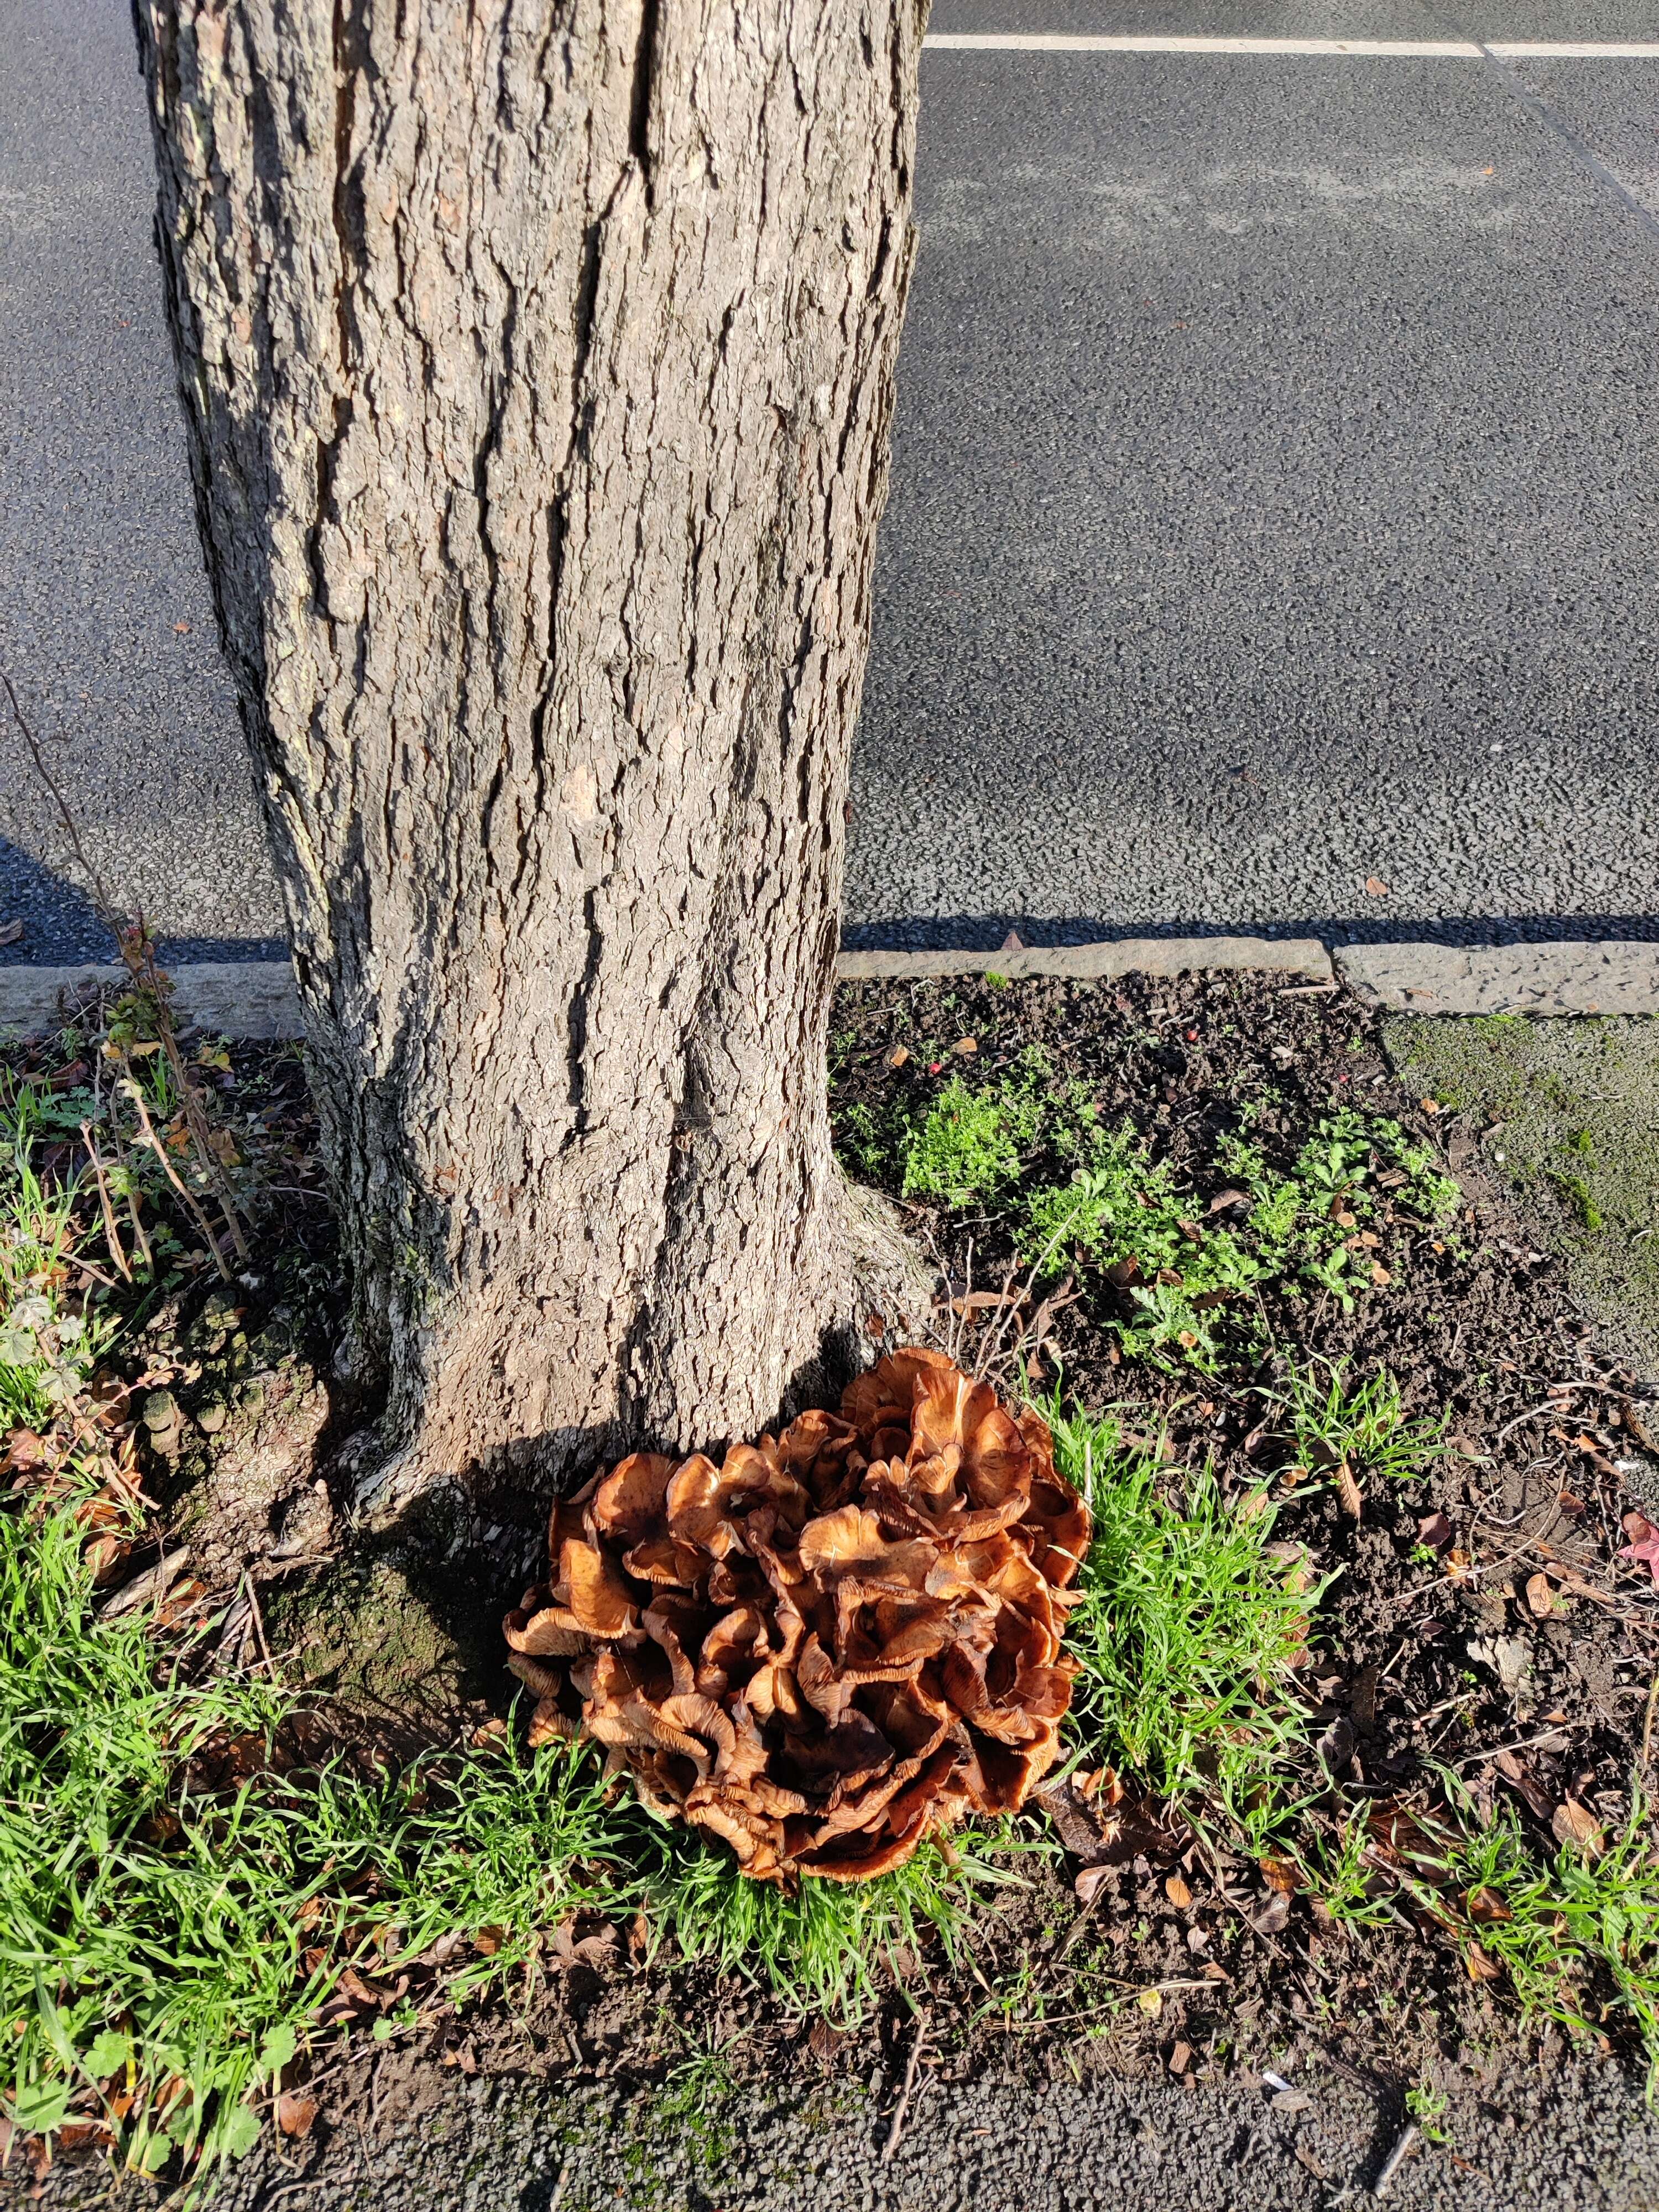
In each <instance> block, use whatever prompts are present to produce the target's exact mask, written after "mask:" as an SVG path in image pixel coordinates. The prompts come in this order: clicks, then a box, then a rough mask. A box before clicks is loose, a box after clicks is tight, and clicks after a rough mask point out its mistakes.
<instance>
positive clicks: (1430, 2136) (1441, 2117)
mask: <svg viewBox="0 0 1659 2212" xmlns="http://www.w3.org/2000/svg"><path fill="white" fill-rule="evenodd" d="M1406 2111H1407V2113H1408V2115H1409V2116H1410V2118H1412V2120H1413V2122H1414V2123H1415V2124H1416V2127H1417V2131H1418V2133H1419V2135H1420V2136H1422V2137H1423V2140H1424V2141H1425V2142H1431V2143H1435V2144H1437V2145H1443V2144H1445V2143H1449V2142H1450V2141H1451V2131H1450V2130H1449V2128H1448V2127H1447V2125H1446V2119H1447V2116H1448V2114H1449V2112H1450V2111H1451V2099H1450V2098H1449V2096H1448V2095H1447V2094H1446V2093H1445V2091H1444V2090H1443V2088H1441V2087H1439V2086H1438V2084H1437V2082H1435V2081H1431V2078H1430V2077H1429V2075H1426V2074H1423V2075H1419V2077H1418V2080H1417V2082H1416V2084H1415V2086H1414V2087H1412V2088H1410V2089H1407V2092H1406Z"/></svg>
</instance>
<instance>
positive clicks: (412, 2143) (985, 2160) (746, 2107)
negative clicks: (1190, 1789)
mask: <svg viewBox="0 0 1659 2212" xmlns="http://www.w3.org/2000/svg"><path fill="white" fill-rule="evenodd" d="M705 2026H707V2027H708V2028H710V2029H711V2030H713V2029H714V2027H715V2026H716V2024H714V2023H696V2027H697V2028H698V2029H699V2030H701V2029H702V2028H703V2027H705ZM1285 2063H1291V2062H1289V2061H1286V2062H1285ZM1060 2070H1061V2075H1062V2078H1060V2079H1059V2080H1056V2081H1053V2082H1051V2083H1049V2084H1048V2085H1046V2086H1042V2087H1034V2086H1032V2085H1030V2084H1029V2083H1026V2082H1024V2081H1018V2080H1015V2079H1012V2078H1007V2079H999V2078H997V2077H995V2076H992V2077H990V2078H988V2079H981V2080H980V2081H976V2082H975V2083H973V2084H971V2085H970V2086H968V2087H955V2086H951V2085H945V2084H943V2083H940V2082H938V2081H934V2080H933V2078H932V2077H931V2076H930V2075H929V2074H928V2073H927V2070H926V2069H923V2070H922V2071H921V2074H920V2075H919V2076H918V2081H917V2086H916V2090H915V2094H914V2095H913V2097H912V2099H911V2102H910V2105H909V2106H908V2110H907V2112H906V2115H905V2118H904V2122H903V2124H902V2127H901V2129H900V2130H899V2133H898V2136H897V2139H896V2142H895V2143H894V2147H893V2150H892V2154H891V2155H890V2156H889V2155H886V2154H885V2153H886V2146H887V2143H888V2141H889V2138H890V2136H891V2135H892V2133H893V2128H892V2115H893V2112H894V2109H895V2107H896V2103H897V2101H898V2095H899V2085H898V2084H897V2083H896V2082H895V2081H883V2080H882V2079H880V2078H879V2076H878V2078H877V2079H876V2080H875V2081H872V2082H871V2083H869V2084H868V2085H866V2084H865V2083H863V2082H857V2083H849V2082H847V2081H838V2082H826V2081H823V2080H822V2079H820V2080H819V2081H816V2082H815V2081H813V2080H812V2079H811V2078H810V2074H811V2069H805V2074H806V2078H802V2079H798V2080H793V2081H779V2082H778V2083H776V2084H775V2087H774V2089H773V2092H772V2093H771V2094H766V2093H761V2094H758V2095H757V2093H755V2091H754V2090H753V2089H752V2087H744V2088H743V2089H742V2090H740V2091H738V2092H737V2093H732V2092H731V2091H729V2090H728V2091H726V2092H725V2093H722V2092H721V2089H720V2082H719V2077H718V2075H712V2076H711V2077H710V2079H709V2081H708V2084H707V2087H706V2089H705V2090H704V2092H703V2093H700V2094H697V2095H696V2096H695V2097H693V2098H691V2099H690V2110H689V2111H688V2110H687V2109H686V2106H687V2102H688V2099H687V2090H686V2085H685V2084H684V2083H683V2082H682V2083H679V2084H678V2085H674V2086H675V2087H678V2097H676V2096H675V2095H674V2089H673V2087H671V2090H670V2093H669V2095H667V2096H665V2095H664V2094H663V2093H662V2092H660V2091H659V2092H655V2093H653V2092H651V2091H648V2090H630V2089H629V2087H626V2086H625V2085H624V2084H623V2083H621V2082H619V2081H597V2082H592V2083H590V2084H588V2085H586V2086H585V2087H581V2088H579V2089H576V2090H574V2091H572V2090H562V2089H560V2088H558V2087H556V2086H555V2085H554V2084H552V2083H549V2084H547V2085H545V2086H544V2085H542V2084H539V2083H536V2082H532V2081H523V2080H519V2081H513V2080H511V2079H504V2080H501V2081H493V2082H492V2081H488V2080H487V2079H486V2078H485V2077H484V2076H483V2075H477V2076H476V2077H474V2078H473V2079H472V2080H471V2081H460V2080H458V2079H457V2077H456V2076H455V2075H453V2074H451V2075H447V2076H444V2075H438V2077H437V2079H436V2081H432V2079H431V2077H430V2076H428V2080H427V2081H426V2082H425V2083H424V2084H422V2085H421V2086H422V2091H423V2092H424V2093H422V2094H420V2095H419V2096H418V2098H417V2100H416V2105H415V2109H414V2110H412V2111H411V2110H410V2108H409V2106H407V2105H405V2106H404V2108H403V2109H402V2110H401V2111H400V2112H398V2116H397V2117H396V2118H392V2117H391V2115H390V2113H388V2116H387V2118H386V2122H385V2124H383V2125H381V2124H374V2123H370V2124H362V2122H361V2121H360V2122H357V2123H354V2122H352V2121H350V2120H347V2121H345V2122H344V2124H342V2125H340V2126H339V2127H338V2128H337V2130H336V2131H335V2132H334V2134H333V2136H332V2138H331V2141H330V2142H327V2143H326V2144H325V2145H324V2144H319V2143H316V2142H313V2143H310V2144H307V2145H303V2146H301V2145H290V2146H289V2147H288V2148H287V2151H286V2153H285V2154H279V2153H278V2152H277V2150H276V2148H275V2146H273V2145H271V2144H270V2142H269V2141H267V2142H266V2143H265V2144H264V2145H263V2146H262V2147H261V2148H258V2149H257V2150H256V2151H254V2152H253V2153H252V2154H251V2155H250V2156H249V2157H248V2158H247V2160H246V2161H245V2162H244V2163H243V2164H242V2165H241V2166H240V2167H238V2168H236V2169H234V2171H233V2172H232V2173H231V2174H230V2175H229V2177H228V2179H227V2182H226V2184H225V2185H224V2186H223V2188H222V2191H219V2192H216V2194H215V2196H214V2197H213V2199H212V2208H213V2212H268V2208H274V2207H275V2206H276V2204H277V2203H279V2202H282V2203H286V2204H287V2205H288V2206H289V2208H290V2212H429V2208H432V2207H444V2208H446V2212H447V2208H453V2209H454V2212H463V2208H465V2212H647V2208H649V2212H804V2208H806V2207H809V2206H810V2207H812V2208H815V2212H1121V2208H1123V2207H1125V2206H1133V2207H1137V2208H1138V2207H1142V2206H1146V2207H1157V2208H1158V2212H1335V2208H1337V2207H1340V2206H1347V2207H1350V2208H1352V2212H1363V2208H1364V2207H1365V2206H1367V2205H1370V2204H1372V2203H1375V2202H1376V2196H1375V2194H1374V2193H1373V2185H1374V2184H1376V2182H1377V2181H1378V2180H1379V2179H1381V2178H1382V2175H1383V2170H1384V2168H1385V2166H1386V2165H1387V2163H1388V2160H1389V2154H1390V2153H1391V2151H1392V2150H1393V2149H1394V2148H1395V2146H1396V2145H1397V2144H1398V2143H1399V2142H1400V2140H1401V2135H1402V2134H1403V2132H1404V2126H1405V2116H1404V2112H1403V2108H1402V2106H1401V2091H1400V2089H1399V2087H1398V2086H1397V2085H1396V2086H1394V2087H1388V2086H1385V2085H1383V2084H1382V2083H1381V2082H1378V2081H1373V2080H1371V2079H1370V2077H1367V2076H1365V2075H1361V2074H1358V2073H1356V2072H1355V2071H1353V2070H1352V2069H1348V2068H1346V2067H1342V2066H1339V2065H1335V2064H1333V2063H1326V2062H1322V2061H1321V2060H1319V2059H1318V2058H1317V2057H1315V2058H1314V2059H1312V2060H1311V2061H1310V2063H1308V2064H1307V2065H1305V2066H1303V2065H1299V2064H1298V2065H1295V2066H1294V2069H1293V2070H1294V2071H1295V2073H1296V2075H1297V2088H1296V2090H1295V2091H1294V2092H1292V2093H1286V2092H1285V2091H1283V2090H1275V2088H1274V2087H1273V2084H1272V2083H1270V2082H1265V2081H1260V2080H1257V2079H1255V2077H1252V2078H1250V2079H1249V2080H1248V2081H1244V2080H1235V2081H1232V2082H1231V2083H1230V2084H1229V2085H1228V2086H1227V2087H1224V2088H1200V2087H1195V2086H1194V2087H1188V2088H1186V2089H1184V2090H1183V2089H1182V2088H1181V2087H1178V2086H1177V2085H1176V2084H1175V2083H1173V2082H1170V2083H1167V2084H1166V2083H1164V2082H1162V2081H1107V2080H1102V2079H1099V2078H1097V2077H1094V2076H1090V2075H1085V2074H1084V2073H1083V2072H1082V2069H1081V2068H1079V2079H1077V2080H1075V2081H1074V2080H1073V2079H1071V2078H1070V2076H1069V2073H1068V2072H1067V2069H1066V2068H1065V2065H1064V2061H1063V2060H1062V2061H1061V2068H1060ZM1451 2071H1452V2073H1453V2074H1455V2075H1457V2076H1458V2077H1459V2080H1458V2081H1457V2083H1456V2084H1455V2085H1454V2086H1453V2087H1452V2088H1451V2090H1450V2092H1449V2095H1448V2099H1447V2104H1446V2108H1445V2110H1444V2111H1443V2112H1442V2113H1441V2114H1440V2115H1439V2117H1438V2118H1437V2122H1436V2123H1434V2125H1435V2129H1436V2133H1437V2136H1439V2138H1440V2140H1439V2141H1438V2142H1424V2141H1422V2140H1420V2139H1419V2141H1418V2142H1416V2143H1415V2145H1414V2146H1413V2147H1410V2148H1408V2149H1407V2154H1406V2155H1405V2157H1404V2158H1403V2159H1402V2160H1401V2162H1400V2164H1399V2166H1397V2168H1396V2169H1395V2172H1394V2173H1393V2174H1392V2175H1391V2176H1390V2178H1389V2180H1388V2182H1387V2184H1386V2186H1385V2189H1384V2191H1383V2197H1384V2201H1385V2202H1386V2203H1387V2204H1388V2205H1389V2207H1390V2212H1427V2208H1430V2207H1433V2208H1435V2212H1652V2207H1653V2205H1654V2203H1656V2201H1659V2195H1656V2192H1659V2125H1656V2123H1655V2120H1654V2117H1653V2114H1652V2113H1651V2112H1650V2111H1648V2110H1646V2109H1645V2108H1644V2106H1643V2104H1642V2102H1641V2099H1640V2094H1639V2092H1638V2090H1637V2089H1636V2088H1635V2087H1634V2085H1633V2084H1632V2083H1631V2082H1630V2081H1627V2080H1626V2079H1624V2078H1622V2077H1621V2076H1620V2075H1618V2074H1617V2073H1615V2072H1614V2070H1613V2069H1611V2068H1608V2067H1594V2068H1593V2067H1586V2066H1584V2065H1583V2064H1573V2063H1562V2061H1561V2058H1560V2055H1559V2046H1558V2049H1557V2051H1556V2053H1555V2055H1554V2057H1553V2058H1552V2059H1551V2060H1550V2061H1549V2062H1548V2063H1541V2064H1540V2065H1539V2066H1538V2067H1537V2068H1536V2069H1530V2068H1529V2069H1527V2072H1526V2073H1525V2074H1523V2075H1510V2076H1503V2075H1492V2074H1489V2073H1488V2074H1482V2073H1481V2072H1480V2069H1478V2068H1475V2067H1470V2068H1468V2069H1464V2068H1458V2067H1455V2068H1453V2069H1451ZM1275 2098H1277V2100H1278V2102H1277V2104H1275V2103H1274V2101H1273V2100H1274V2099H1275ZM1287 2108H1288V2109H1287ZM160 2198H161V2191H157V2190H155V2189H152V2188H149V2187H146V2186H144V2185H142V2184H133V2185H131V2186H130V2187H129V2189H128V2191H126V2192H125V2195H124V2196H123V2197H122V2198H121V2199H120V2200H119V2201H120V2207H121V2212H139V2209H140V2208H143V2212H161V2205H160ZM110 2203H111V2200H110V2197H109V2193H108V2185H107V2182H106V2181H105V2180H104V2179H103V2178H102V2176H101V2175H100V2174H99V2173H98V2172H95V2171H94V2172H85V2171H84V2170H83V2171H82V2174H80V2175H78V2176H77V2175H76V2172H74V2170H73V2169H71V2168H69V2167H59V2168H58V2169H56V2170H55V2171H54V2173H53V2175H52V2179H51V2180H50V2182H49V2183H48V2185H47V2189H46V2205H45V2212H92V2208H93V2207H94V2205H96V2206H98V2207H99V2208H100V2212H105V2208H106V2207H108V2206H109V2204H110Z"/></svg>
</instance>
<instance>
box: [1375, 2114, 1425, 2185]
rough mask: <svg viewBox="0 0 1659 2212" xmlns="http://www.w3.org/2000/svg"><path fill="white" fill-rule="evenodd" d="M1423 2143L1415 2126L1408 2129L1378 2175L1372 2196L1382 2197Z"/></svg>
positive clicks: (1384, 2161)
mask: <svg viewBox="0 0 1659 2212" xmlns="http://www.w3.org/2000/svg"><path fill="white" fill-rule="evenodd" d="M1421 2141H1422V2136H1421V2135H1420V2133H1419V2130H1418V2129H1417V2127H1416V2125H1415V2124H1413V2125H1412V2126H1409V2127H1407V2129H1406V2130H1405V2132H1404V2133H1403V2134H1402V2135H1401V2138H1400V2140H1399V2142H1397V2143H1396V2144H1395V2147H1394V2148H1393V2149H1392V2150H1391V2151H1390V2152H1389V2154H1388V2156H1387V2157H1386V2158H1385V2159H1384V2160H1383V2171H1382V2172H1380V2173H1379V2174H1378V2175H1377V2177H1376V2180H1375V2181H1374V2182H1372V2184H1371V2195H1372V2196H1373V2197H1381V2196H1382V2194H1383V2191H1384V2190H1386V2189H1387V2187H1388V2185H1389V2183H1390V2182H1391V2181H1392V2180H1393V2179H1394V2178H1395V2174H1396V2173H1398V2172H1399V2171H1400V2169H1401V2166H1403V2165H1404V2164H1405V2163H1406V2160H1407V2159H1408V2158H1409V2157H1410V2156H1411V2154H1412V2153H1413V2151H1414V2150H1415V2149H1416V2148H1417V2146H1418V2144H1419V2142H1421Z"/></svg>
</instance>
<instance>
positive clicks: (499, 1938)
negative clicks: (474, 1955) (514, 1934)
mask: <svg viewBox="0 0 1659 2212" xmlns="http://www.w3.org/2000/svg"><path fill="white" fill-rule="evenodd" d="M506 1941H507V1930H506V1929H505V1928H480V1929H477V1931H476V1932H475V1934H474V1936H473V1938H472V1948H473V1949H474V1950H475V1951H477V1952H479V1953H481V1954H482V1955H483V1957H484V1958H486V1959H493V1958H494V1957H495V1954H496V1953H497V1951H499V1950H500V1949H501V1946H502V1944H503V1943H504V1942H506Z"/></svg>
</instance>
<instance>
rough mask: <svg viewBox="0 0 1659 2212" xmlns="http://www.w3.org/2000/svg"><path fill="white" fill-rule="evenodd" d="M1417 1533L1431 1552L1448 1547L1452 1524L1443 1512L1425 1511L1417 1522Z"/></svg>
mask: <svg viewBox="0 0 1659 2212" xmlns="http://www.w3.org/2000/svg"><path fill="white" fill-rule="evenodd" d="M1417 1533H1418V1535H1419V1538H1420V1539H1421V1540H1422V1541H1423V1542H1424V1543H1425V1544H1426V1545H1427V1546H1428V1547H1429V1549H1430V1550H1431V1552H1444V1551H1447V1550H1449V1548H1450V1546H1451V1540H1452V1524H1451V1522H1449V1520H1448V1519H1447V1518H1446V1516H1445V1515H1444V1514H1443V1513H1425V1515H1424V1516H1423V1517H1422V1519H1421V1520H1420V1521H1419V1522H1418V1524H1417Z"/></svg>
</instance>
